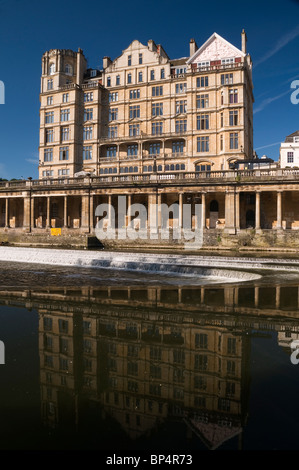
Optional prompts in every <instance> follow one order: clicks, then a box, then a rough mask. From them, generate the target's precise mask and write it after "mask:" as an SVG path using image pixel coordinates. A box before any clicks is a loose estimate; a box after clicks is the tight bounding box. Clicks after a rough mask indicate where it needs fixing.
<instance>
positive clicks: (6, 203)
mask: <svg viewBox="0 0 299 470" xmlns="http://www.w3.org/2000/svg"><path fill="white" fill-rule="evenodd" d="M5 228H9V198H8V197H7V198H6V199H5Z"/></svg>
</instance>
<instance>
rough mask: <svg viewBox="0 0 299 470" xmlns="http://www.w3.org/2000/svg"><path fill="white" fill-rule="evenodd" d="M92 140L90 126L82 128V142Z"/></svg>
mask: <svg viewBox="0 0 299 470" xmlns="http://www.w3.org/2000/svg"><path fill="white" fill-rule="evenodd" d="M90 139H92V126H87V127H83V140H90Z"/></svg>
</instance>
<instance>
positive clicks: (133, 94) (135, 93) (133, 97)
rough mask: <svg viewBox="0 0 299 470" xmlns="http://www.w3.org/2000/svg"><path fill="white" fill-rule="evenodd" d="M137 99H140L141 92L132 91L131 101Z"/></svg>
mask: <svg viewBox="0 0 299 470" xmlns="http://www.w3.org/2000/svg"><path fill="white" fill-rule="evenodd" d="M136 98H140V90H139V89H138V90H130V100H135V99H136Z"/></svg>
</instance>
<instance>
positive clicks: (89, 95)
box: [84, 91, 93, 103]
mask: <svg viewBox="0 0 299 470" xmlns="http://www.w3.org/2000/svg"><path fill="white" fill-rule="evenodd" d="M89 101H93V92H92V91H91V92H88V93H84V103H88V102H89Z"/></svg>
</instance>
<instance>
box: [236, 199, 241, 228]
mask: <svg viewBox="0 0 299 470" xmlns="http://www.w3.org/2000/svg"><path fill="white" fill-rule="evenodd" d="M236 229H237V230H240V193H239V192H237V193H236Z"/></svg>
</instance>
